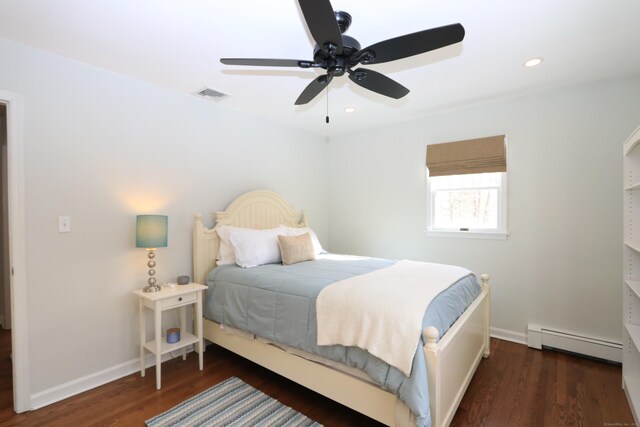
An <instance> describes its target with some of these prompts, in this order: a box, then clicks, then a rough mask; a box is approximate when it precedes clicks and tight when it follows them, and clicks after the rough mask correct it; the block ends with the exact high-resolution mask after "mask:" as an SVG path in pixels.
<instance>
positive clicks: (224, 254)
mask: <svg viewBox="0 0 640 427" xmlns="http://www.w3.org/2000/svg"><path fill="white" fill-rule="evenodd" d="M233 229H238V227H231V226H230V225H221V226H218V227H216V233H218V237H219V238H220V249H218V258H217V259H216V265H225V264H235V263H236V257H235V254H234V251H233V246H232V245H231V241H230V240H229V234H230V233H231V230H233Z"/></svg>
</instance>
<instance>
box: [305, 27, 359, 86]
mask: <svg viewBox="0 0 640 427" xmlns="http://www.w3.org/2000/svg"><path fill="white" fill-rule="evenodd" d="M358 51H360V43H358V40H356V39H354V38H353V37H349V36H345V35H344V34H343V35H342V53H341V54H339V55H337V54H335V53H332V50H331V49H328V48H326V47H321V46H318V45H316V47H315V49H314V50H313V60H314V61H315V63H316V66H317V67H320V68H324V69H325V70H327V73H329V74H331V75H332V76H334V77H339V76H342V75H343V74H344V73H345V72H346V71H347V69H348V68H349V67H353V66H355V65H358V60H357V59H354V58H352V57H351V55H352V54H353V53H355V52H358Z"/></svg>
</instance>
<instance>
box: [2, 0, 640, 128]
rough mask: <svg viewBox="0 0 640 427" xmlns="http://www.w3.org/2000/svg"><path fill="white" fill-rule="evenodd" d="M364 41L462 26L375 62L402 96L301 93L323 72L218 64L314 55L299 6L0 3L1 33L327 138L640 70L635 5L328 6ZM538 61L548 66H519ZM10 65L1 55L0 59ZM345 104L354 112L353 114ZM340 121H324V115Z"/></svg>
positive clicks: (184, 0)
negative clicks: (438, 44) (213, 96)
mask: <svg viewBox="0 0 640 427" xmlns="http://www.w3.org/2000/svg"><path fill="white" fill-rule="evenodd" d="M331 3H332V6H333V8H334V10H344V11H346V12H349V13H350V14H351V15H352V17H353V23H352V25H351V27H350V29H349V31H348V32H347V34H348V35H350V36H351V37H354V38H356V39H357V40H358V41H359V42H360V44H361V45H362V46H363V47H365V46H369V45H371V44H373V43H376V42H379V41H382V40H385V39H388V38H392V37H396V36H400V35H404V34H407V33H412V32H416V31H421V30H424V29H427V28H433V27H439V26H442V25H448V24H453V23H456V22H459V23H461V24H462V25H463V26H464V27H465V30H466V36H465V39H464V41H463V42H462V43H458V44H456V45H452V46H449V47H446V48H443V49H439V50H437V51H433V52H429V53H425V54H422V55H417V56H414V57H411V58H407V59H403V60H398V61H394V62H390V63H385V64H379V65H372V66H369V67H370V68H371V69H374V70H376V71H379V72H382V73H384V74H386V75H387V76H389V77H391V78H393V79H394V80H396V81H398V82H399V83H401V84H402V85H404V86H406V87H407V88H409V89H411V92H410V93H409V94H408V95H407V96H406V97H404V98H402V99H399V100H394V99H389V98H386V97H383V96H381V95H378V94H375V93H372V92H369V91H367V90H365V89H362V88H360V87H358V86H357V85H355V84H353V83H352V82H350V81H349V79H348V78H347V77H346V76H343V77H341V78H335V79H334V80H333V81H332V82H331V85H330V88H329V98H328V102H327V96H326V92H323V93H321V94H320V95H319V96H318V97H317V98H316V99H314V100H313V101H311V102H310V103H309V104H307V105H304V106H295V105H294V101H295V100H296V98H297V97H298V95H299V94H300V92H302V90H303V89H304V88H305V87H306V86H307V84H309V83H310V82H311V80H312V79H314V78H316V77H317V76H318V75H319V74H320V72H321V71H322V70H318V69H297V68H266V67H259V68H258V67H239V66H228V65H222V64H220V62H219V59H220V58H221V57H247V58H291V59H312V50H313V44H314V43H313V41H312V39H311V36H310V34H309V32H308V30H307V28H306V25H305V23H304V20H303V17H302V13H301V11H300V8H299V6H298V3H297V1H296V0H270V1H265V0H227V1H222V0H136V1H131V0H92V1H86V0H47V1H42V0H0V37H2V38H6V39H10V40H14V41H17V42H19V43H23V44H25V45H29V46H33V47H35V48H38V49H41V50H45V51H49V52H53V53H56V54H59V55H62V56H65V57H68V58H73V59H75V60H79V61H82V62H85V63H88V64H93V65H96V66H99V67H103V68H106V69H109V70H113V71H115V72H118V73H121V74H125V75H129V76H132V77H135V78H138V79H143V80H146V81H149V82H152V83H153V84H156V85H159V86H162V87H165V88H169V89H172V90H176V91H179V92H183V93H186V94H193V93H195V92H198V91H200V90H201V89H203V88H205V87H210V88H212V89H215V90H217V91H220V92H223V93H226V94H228V95H230V96H229V97H228V98H225V99H222V100H219V101H206V100H203V101H202V102H216V103H217V105H219V106H224V107H228V108H231V109H235V110H239V111H243V112H246V113H248V114H252V115H256V116H261V117H264V118H267V119H269V120H273V121H276V122H278V123H284V124H287V125H290V126H293V127H296V128H300V129H304V130H307V131H309V132H313V133H317V134H320V135H325V136H334V135H337V134H341V133H345V132H351V131H357V130H359V129H363V128H368V127H371V126H374V125H375V126H377V125H382V124H386V123H397V122H401V121H405V120H416V119H417V118H419V117H423V116H425V115H426V114H429V113H433V112H435V111H440V110H443V109H450V108H456V107H458V106H461V105H467V104H471V103H479V102H485V101H487V100H490V99H495V98H501V97H509V96H514V95H518V94H522V93H527V92H532V91H537V90H543V89H547V88H554V87H559V86H564V85H570V84H577V83H583V82H588V81H595V80H601V79H607V78H613V77H616V76H624V75H631V74H636V73H640V24H639V23H640V1H638V0H609V1H603V0H560V1H559V0H536V1H527V2H521V1H513V0H485V1H477V0H448V1H444V0H440V1H435V0H394V1H385V2H382V1H375V2H372V1H356V0H331ZM531 57H543V58H544V62H543V63H542V65H540V66H538V67H534V68H525V67H523V66H522V64H523V63H524V61H525V60H527V59H529V58H531ZM3 62H4V60H3ZM345 107H353V108H355V112H353V113H346V112H344V109H345ZM327 108H328V111H329V115H330V117H331V121H330V124H326V123H325V115H326V111H327Z"/></svg>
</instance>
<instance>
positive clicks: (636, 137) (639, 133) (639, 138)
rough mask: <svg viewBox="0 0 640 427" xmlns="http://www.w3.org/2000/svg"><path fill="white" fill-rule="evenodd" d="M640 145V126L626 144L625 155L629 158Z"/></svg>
mask: <svg viewBox="0 0 640 427" xmlns="http://www.w3.org/2000/svg"><path fill="white" fill-rule="evenodd" d="M638 143H640V126H638V128H637V129H636V130H635V131H634V132H633V133H632V134H631V136H630V137H629V138H628V139H627V140H626V141H625V142H624V155H625V156H628V155H629V153H631V152H632V151H633V149H634V148H636V146H637V145H638Z"/></svg>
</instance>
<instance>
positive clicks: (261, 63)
mask: <svg viewBox="0 0 640 427" xmlns="http://www.w3.org/2000/svg"><path fill="white" fill-rule="evenodd" d="M220 62H222V63H223V64H226V65H253V66H258V67H300V68H309V67H312V66H313V65H314V63H313V61H306V60H303V59H268V58H220Z"/></svg>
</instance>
